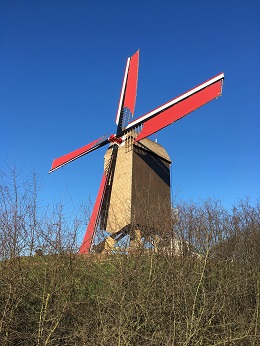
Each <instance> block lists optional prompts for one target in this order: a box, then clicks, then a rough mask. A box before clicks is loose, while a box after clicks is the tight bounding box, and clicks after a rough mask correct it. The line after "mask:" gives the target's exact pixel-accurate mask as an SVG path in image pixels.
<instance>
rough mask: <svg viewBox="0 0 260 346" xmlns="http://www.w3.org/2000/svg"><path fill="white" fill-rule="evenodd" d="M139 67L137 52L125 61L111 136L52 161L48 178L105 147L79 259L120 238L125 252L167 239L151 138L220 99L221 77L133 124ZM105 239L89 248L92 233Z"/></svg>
mask: <svg viewBox="0 0 260 346" xmlns="http://www.w3.org/2000/svg"><path fill="white" fill-rule="evenodd" d="M138 67H139V50H138V51H137V52H136V53H135V54H134V55H133V56H132V57H130V58H128V59H127V62H126V68H125V74H124V78H123V85H122V89H121V94H120V99H119V105H118V110H117V114H116V126H117V128H116V133H115V134H112V135H110V136H107V135H104V136H103V137H101V138H99V139H97V140H95V141H93V142H91V143H90V144H87V145H85V146H83V147H81V148H79V149H77V150H75V151H73V152H71V153H69V154H66V155H64V156H61V157H59V158H57V159H54V160H53V163H52V167H51V170H50V172H53V171H54V170H56V169H58V168H60V167H62V166H64V165H66V164H67V163H69V162H71V161H73V160H76V159H77V158H79V157H81V156H83V155H86V154H88V153H90V152H91V151H93V150H96V149H98V148H101V147H102V146H104V145H107V144H109V147H108V149H107V151H106V154H105V164H104V173H103V177H102V180H101V184H100V188H99V191H98V195H97V198H96V202H95V204H94V207H93V211H92V214H91V217H90V220H89V224H88V227H87V230H86V233H85V236H84V239H83V242H82V245H81V248H80V251H79V252H80V253H81V254H87V253H89V252H90V251H92V250H95V251H97V252H103V251H107V250H111V249H112V250H113V249H114V248H115V246H116V244H118V242H120V240H122V239H123V238H124V237H125V236H128V237H129V238H130V245H129V246H130V248H136V247H137V246H144V244H145V243H147V242H150V245H151V246H154V247H155V246H156V244H157V243H158V242H160V241H161V240H163V238H165V237H164V236H165V235H166V238H167V234H170V232H171V229H172V225H171V222H172V221H171V220H172V210H171V201H170V164H171V160H170V157H169V155H168V154H167V152H166V150H165V149H164V148H163V147H162V146H161V145H159V144H158V143H156V142H154V141H152V140H150V139H149V138H147V137H149V136H150V135H152V134H153V133H155V132H157V131H159V130H161V129H162V128H164V127H166V126H168V125H170V124H172V123H173V122H175V121H177V120H179V119H180V118H182V117H184V116H185V115H187V114H189V113H191V112H192V111H194V110H196V109H197V108H199V107H201V106H203V105H204V104H206V103H208V102H209V101H211V100H213V99H215V98H217V97H218V96H220V95H221V93H222V86H223V80H224V74H223V73H221V74H219V75H217V76H215V77H213V78H211V79H210V80H208V81H206V82H204V83H202V84H200V85H198V86H197V87H195V88H193V89H191V90H189V91H188V92H186V93H184V94H182V95H180V96H178V97H176V98H174V99H172V100H170V101H169V102H167V103H165V104H164V105H162V106H160V107H158V108H156V109H154V110H152V111H151V112H149V113H147V114H145V115H143V116H141V117H139V118H137V119H135V120H133V119H132V118H133V115H134V108H135V100H136V92H137V81H138ZM98 228H100V229H102V230H105V231H106V232H107V233H108V234H109V236H108V237H107V238H105V239H104V240H102V241H100V242H99V243H98V244H94V237H95V233H96V231H97V229H98Z"/></svg>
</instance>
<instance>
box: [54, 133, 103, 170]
mask: <svg viewBox="0 0 260 346" xmlns="http://www.w3.org/2000/svg"><path fill="white" fill-rule="evenodd" d="M108 143H109V140H108V138H107V135H104V136H102V137H100V138H98V139H96V140H95V141H93V142H91V143H89V144H87V145H84V146H83V147H81V148H79V149H76V150H74V151H72V152H70V153H68V154H66V155H63V156H61V157H58V158H57V159H54V160H53V162H52V166H51V169H50V171H49V173H51V172H53V171H55V170H56V169H58V168H60V167H62V166H65V165H66V164H68V163H69V162H71V161H74V160H76V159H78V158H79V157H81V156H83V155H86V154H88V153H90V152H91V151H93V150H96V149H98V148H100V147H103V145H106V144H108Z"/></svg>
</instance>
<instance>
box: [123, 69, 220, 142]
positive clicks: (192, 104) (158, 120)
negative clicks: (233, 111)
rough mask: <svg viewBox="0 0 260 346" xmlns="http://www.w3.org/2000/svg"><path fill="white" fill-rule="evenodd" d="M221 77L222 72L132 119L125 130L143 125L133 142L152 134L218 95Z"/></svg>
mask: <svg viewBox="0 0 260 346" xmlns="http://www.w3.org/2000/svg"><path fill="white" fill-rule="evenodd" d="M223 79H224V74H223V73H221V74H219V75H217V76H216V77H214V78H211V79H210V80H208V81H206V82H204V83H202V84H200V85H198V86H197V87H195V88H193V89H191V90H189V91H187V92H186V93H184V94H182V95H180V96H179V97H176V98H174V99H173V100H171V101H169V102H167V103H165V104H164V105H162V106H160V107H158V108H156V109H154V110H153V111H151V112H149V113H147V114H145V115H143V116H142V117H140V118H138V119H136V120H134V121H132V122H131V123H129V124H128V125H127V126H126V127H125V131H129V130H130V129H134V128H137V127H139V126H140V125H143V126H142V130H141V132H140V133H139V135H138V136H137V138H136V139H135V142H137V141H139V140H141V139H143V138H145V137H148V136H150V135H152V134H153V133H155V132H157V131H159V130H161V129H163V128H164V127H166V126H168V125H170V124H172V123H173V122H175V121H177V120H179V119H181V118H182V117H184V116H185V115H187V114H189V113H191V112H193V111H194V110H195V109H197V108H199V107H201V106H203V105H204V104H206V103H208V102H210V101H211V100H213V99H214V98H217V97H218V96H220V95H221V93H222V85H223Z"/></svg>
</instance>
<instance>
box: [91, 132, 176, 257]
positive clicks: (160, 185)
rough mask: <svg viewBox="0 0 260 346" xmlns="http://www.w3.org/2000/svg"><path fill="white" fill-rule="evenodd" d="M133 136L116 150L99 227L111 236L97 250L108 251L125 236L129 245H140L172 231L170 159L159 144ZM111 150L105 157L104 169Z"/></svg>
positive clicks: (109, 150)
mask: <svg viewBox="0 0 260 346" xmlns="http://www.w3.org/2000/svg"><path fill="white" fill-rule="evenodd" d="M135 137H136V134H135V133H134V132H132V133H130V134H129V135H128V138H127V139H126V140H125V141H124V143H123V145H122V146H120V147H119V148H118V152H117V159H116V164H115V166H114V172H113V174H111V179H110V180H109V181H108V184H107V189H106V195H105V196H104V200H103V203H102V207H101V214H100V227H101V229H104V230H106V231H107V232H108V233H109V234H110V237H109V238H107V239H106V241H104V242H102V243H101V244H99V246H97V247H96V250H97V249H98V250H99V251H102V250H104V249H105V248H106V249H109V248H110V249H111V248H112V247H113V246H114V245H115V244H116V243H117V242H118V240H120V239H121V238H122V237H124V236H125V235H129V236H130V241H131V246H139V245H140V238H144V239H145V240H146V242H147V241H149V242H151V241H152V242H154V241H155V239H156V238H155V237H158V236H159V234H162V233H169V232H170V230H171V220H172V218H171V198H170V165H171V160H170V158H169V155H168V154H167V152H166V150H165V149H164V148H163V147H162V146H161V145H159V144H157V143H155V142H154V141H152V140H150V139H148V138H145V139H143V140H141V141H140V142H137V143H134V139H135ZM112 149H113V148H112V146H111V147H109V149H108V150H107V152H106V154H105V164H104V165H105V167H104V169H105V170H106V169H107V167H109V164H110V161H111V160H112V155H113V154H112Z"/></svg>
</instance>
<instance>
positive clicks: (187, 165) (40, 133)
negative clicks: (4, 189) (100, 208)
mask: <svg viewBox="0 0 260 346" xmlns="http://www.w3.org/2000/svg"><path fill="white" fill-rule="evenodd" d="M259 18H260V2H259V1H257V0H256V1H253V0H249V1H231V0H225V1H224V0H223V1H222V0H220V1H154V0H150V1H135V0H133V1H124V0H120V1H119V0H113V1H108V0H107V1H100V0H95V1H91V0H88V1H83V0H74V1H66V0H63V1H56V0H53V1H48V0H47V1H37V0H34V1H32V0H28V1H12V0H9V1H5V0H2V1H0V33H1V38H0V39H1V47H0V80H1V85H0V145H1V150H0V165H1V167H4V163H5V162H9V163H11V164H13V163H15V164H16V165H17V167H18V168H21V169H23V170H24V171H30V170H32V169H34V170H35V171H36V173H37V174H38V176H39V177H40V180H41V181H42V186H43V189H42V191H41V198H42V200H43V201H45V202H47V203H52V202H53V201H55V200H60V199H61V200H62V201H64V202H65V203H67V201H73V204H75V205H77V203H79V202H81V201H83V202H84V201H85V202H88V200H89V198H90V199H91V200H92V201H94V200H95V196H96V192H97V190H98V187H99V182H100V179H101V175H102V170H103V155H104V153H105V149H104V148H102V149H99V150H97V151H96V152H93V153H91V154H89V155H87V156H84V157H82V158H80V159H78V160H77V161H75V162H73V163H71V164H69V165H67V166H65V167H63V168H62V169H60V170H58V171H55V172H54V173H52V174H50V175H48V171H49V169H50V166H51V163H52V160H53V158H55V157H59V156H61V155H63V154H66V153H68V152H70V151H72V150H74V149H77V148H78V147H81V146H83V145H84V144H87V143H89V142H91V141H92V140H94V139H96V138H98V137H100V136H102V135H103V134H105V133H108V134H111V133H114V132H115V129H116V126H115V115H116V111H117V105H118V100H119V93H120V88H121V84H122V78H123V73H124V68H125V63H126V59H127V57H128V56H131V55H132V54H134V53H135V51H136V50H137V49H140V65H139V84H138V94H137V103H136V111H135V115H136V117H137V116H141V115H143V114H144V113H146V112H148V111H150V110H151V109H153V108H155V107H157V106H159V105H161V104H163V103H165V102H167V101H169V100H170V99H172V98H174V97H176V96H178V95H179V94H181V93H183V92H185V91H187V90H188V89H191V88H192V87H194V86H196V85H198V84H200V83H202V82H204V81H205V80H207V79H209V78H211V77H213V76H215V75H216V74H218V73H220V72H224V73H225V82H224V89H223V96H222V97H221V98H218V99H217V100H214V101H212V102H211V103H209V104H207V105H206V106H204V107H202V108H200V109H199V110H197V111H195V112H193V113H191V114H190V115H188V116H187V117H185V118H183V119H182V120H180V121H178V122H177V123H174V124H173V125H171V126H169V127H167V128H166V129H164V130H162V131H160V132H159V133H158V134H157V139H158V142H159V143H160V144H162V145H163V146H164V147H165V148H166V149H167V151H168V153H169V155H170V157H171V159H172V161H173V164H172V173H171V176H172V195H173V196H175V195H176V194H177V198H178V199H183V200H190V199H193V200H198V199H200V198H202V199H205V198H207V197H216V198H219V199H221V200H222V201H223V203H224V204H225V205H228V206H231V205H232V204H233V203H236V202H237V201H238V200H239V199H241V198H245V197H246V196H249V197H251V200H252V201H255V200H256V199H257V198H259V192H260V181H259V177H260V174H259V170H260V155H259V148H260V136H259V125H260V120H259V109H260V97H259V92H260V87H259V82H260V69H259V61H260V21H259Z"/></svg>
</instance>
